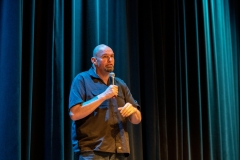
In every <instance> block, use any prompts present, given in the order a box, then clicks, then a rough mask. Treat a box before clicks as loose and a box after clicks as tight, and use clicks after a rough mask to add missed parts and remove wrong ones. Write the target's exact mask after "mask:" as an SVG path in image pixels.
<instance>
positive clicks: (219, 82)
mask: <svg viewBox="0 0 240 160" xmlns="http://www.w3.org/2000/svg"><path fill="white" fill-rule="evenodd" d="M239 9H240V6H239V1H238V0H160V1H151V0H150V1H146V0H143V1H138V0H131V1H125V0H119V1H112V0H81V1H77V0H72V1H64V0H48V1H47V0H42V1H34V0H1V1H0V23H1V25H0V117H1V120H0V144H1V145H0V151H1V152H0V157H1V158H0V159H4V160H8V159H9V160H12V159H14V160H15V159H16V160H17V159H24V160H38V159H39V160H43V159H44V160H53V159H54V160H58V159H59V160H60V159H61V160H71V159H72V158H73V153H72V148H71V139H70V134H71V130H70V129H71V128H70V127H71V121H70V118H69V116H68V94H69V89H70V85H71V81H72V79H73V77H75V76H76V75H77V74H78V73H79V72H81V71H84V70H88V69H89V67H90V66H91V62H90V58H91V56H92V50H93V48H94V47H95V46H96V45H97V44H100V43H105V44H107V45H109V46H110V47H112V48H113V50H114V52H115V55H116V67H115V71H114V72H115V74H116V76H117V77H120V78H122V79H123V80H124V81H125V82H126V83H127V84H128V86H129V88H130V89H131V92H132V94H133V96H134V98H135V99H136V100H137V101H138V102H139V103H140V105H141V112H142V116H143V120H142V123H141V124H140V125H131V124H129V132H130V133H129V134H130V144H131V154H130V157H129V158H128V159H129V160H130V159H131V160H143V159H144V160H239V159H240V154H239V150H240V139H239V137H240V123H239V122H240V120H239V114H240V110H239V108H240V107H239V106H240V105H239V98H240V96H239V95H240V93H239V86H240V80H239V74H240V56H239V55H240V47H239V46H240V41H239V38H240V37H239V35H240V34H239V27H240V25H239V22H240V13H239V11H238V10H239Z"/></svg>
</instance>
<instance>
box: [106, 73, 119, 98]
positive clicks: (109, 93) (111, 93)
mask: <svg viewBox="0 0 240 160" xmlns="http://www.w3.org/2000/svg"><path fill="white" fill-rule="evenodd" d="M109 76H110V77H111V78H112V85H110V86H109V87H108V88H107V89H106V90H105V92H104V94H105V96H106V98H107V99H108V98H114V97H116V96H117V95H118V86H117V85H114V78H115V74H114V73H113V72H111V73H109Z"/></svg>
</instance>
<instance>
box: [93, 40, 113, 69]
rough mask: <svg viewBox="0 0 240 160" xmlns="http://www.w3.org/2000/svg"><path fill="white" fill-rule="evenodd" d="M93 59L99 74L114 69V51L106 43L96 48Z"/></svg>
mask: <svg viewBox="0 0 240 160" xmlns="http://www.w3.org/2000/svg"><path fill="white" fill-rule="evenodd" d="M91 61H92V63H93V65H94V66H95V68H96V72H97V73H98V74H105V73H106V72H112V71H113V70H114V52H113V50H112V49H111V48H110V47H109V46H107V45H105V44H100V45H98V46H96V47H95V48H94V50H93V57H92V58H91Z"/></svg>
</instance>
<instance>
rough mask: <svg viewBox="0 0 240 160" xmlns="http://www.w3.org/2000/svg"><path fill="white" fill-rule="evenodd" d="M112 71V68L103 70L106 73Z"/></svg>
mask: <svg viewBox="0 0 240 160" xmlns="http://www.w3.org/2000/svg"><path fill="white" fill-rule="evenodd" d="M113 70H114V68H105V71H106V72H112V71H113Z"/></svg>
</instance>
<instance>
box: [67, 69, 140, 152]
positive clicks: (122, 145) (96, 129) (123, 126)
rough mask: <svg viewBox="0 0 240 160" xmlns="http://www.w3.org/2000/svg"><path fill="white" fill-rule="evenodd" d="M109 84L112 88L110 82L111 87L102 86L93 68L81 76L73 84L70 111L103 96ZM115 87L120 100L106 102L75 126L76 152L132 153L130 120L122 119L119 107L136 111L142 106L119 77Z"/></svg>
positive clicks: (74, 145)
mask: <svg viewBox="0 0 240 160" xmlns="http://www.w3.org/2000/svg"><path fill="white" fill-rule="evenodd" d="M109 84H112V82H111V80H110V79H109V83H108V85H107V84H105V83H103V81H102V80H101V79H100V78H99V76H98V75H97V74H96V73H95V72H94V69H93V67H92V68H91V69H89V70H88V71H85V72H82V73H79V74H78V75H77V76H76V77H75V78H74V80H73V82H72V86H71V91H70V96H69V109H70V108H71V107H73V106H74V105H76V104H81V103H83V102H85V101H88V100H90V99H92V98H94V97H96V96H97V95H99V94H101V93H103V92H104V91H105V90H106V89H107V88H108V87H109ZM115 85H117V86H118V96H117V97H115V98H111V99H108V100H105V101H104V102H103V103H102V104H101V105H100V106H99V107H98V108H97V109H95V110H94V111H93V112H92V113H91V114H90V115H88V116H87V117H85V118H83V119H80V120H77V121H74V122H73V123H72V143H73V148H74V152H79V151H81V152H85V151H102V152H111V153H126V154H129V153H130V147H129V137H128V132H127V121H128V119H127V118H124V117H122V116H121V114H120V113H119V111H118V107H123V106H124V105H125V104H126V103H127V102H129V103H131V104H132V105H133V106H135V107H139V105H138V103H137V101H135V100H134V99H133V97H132V95H131V93H130V90H129V88H128V87H127V85H126V84H125V83H124V81H123V80H121V79H119V78H117V77H116V78H115Z"/></svg>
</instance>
